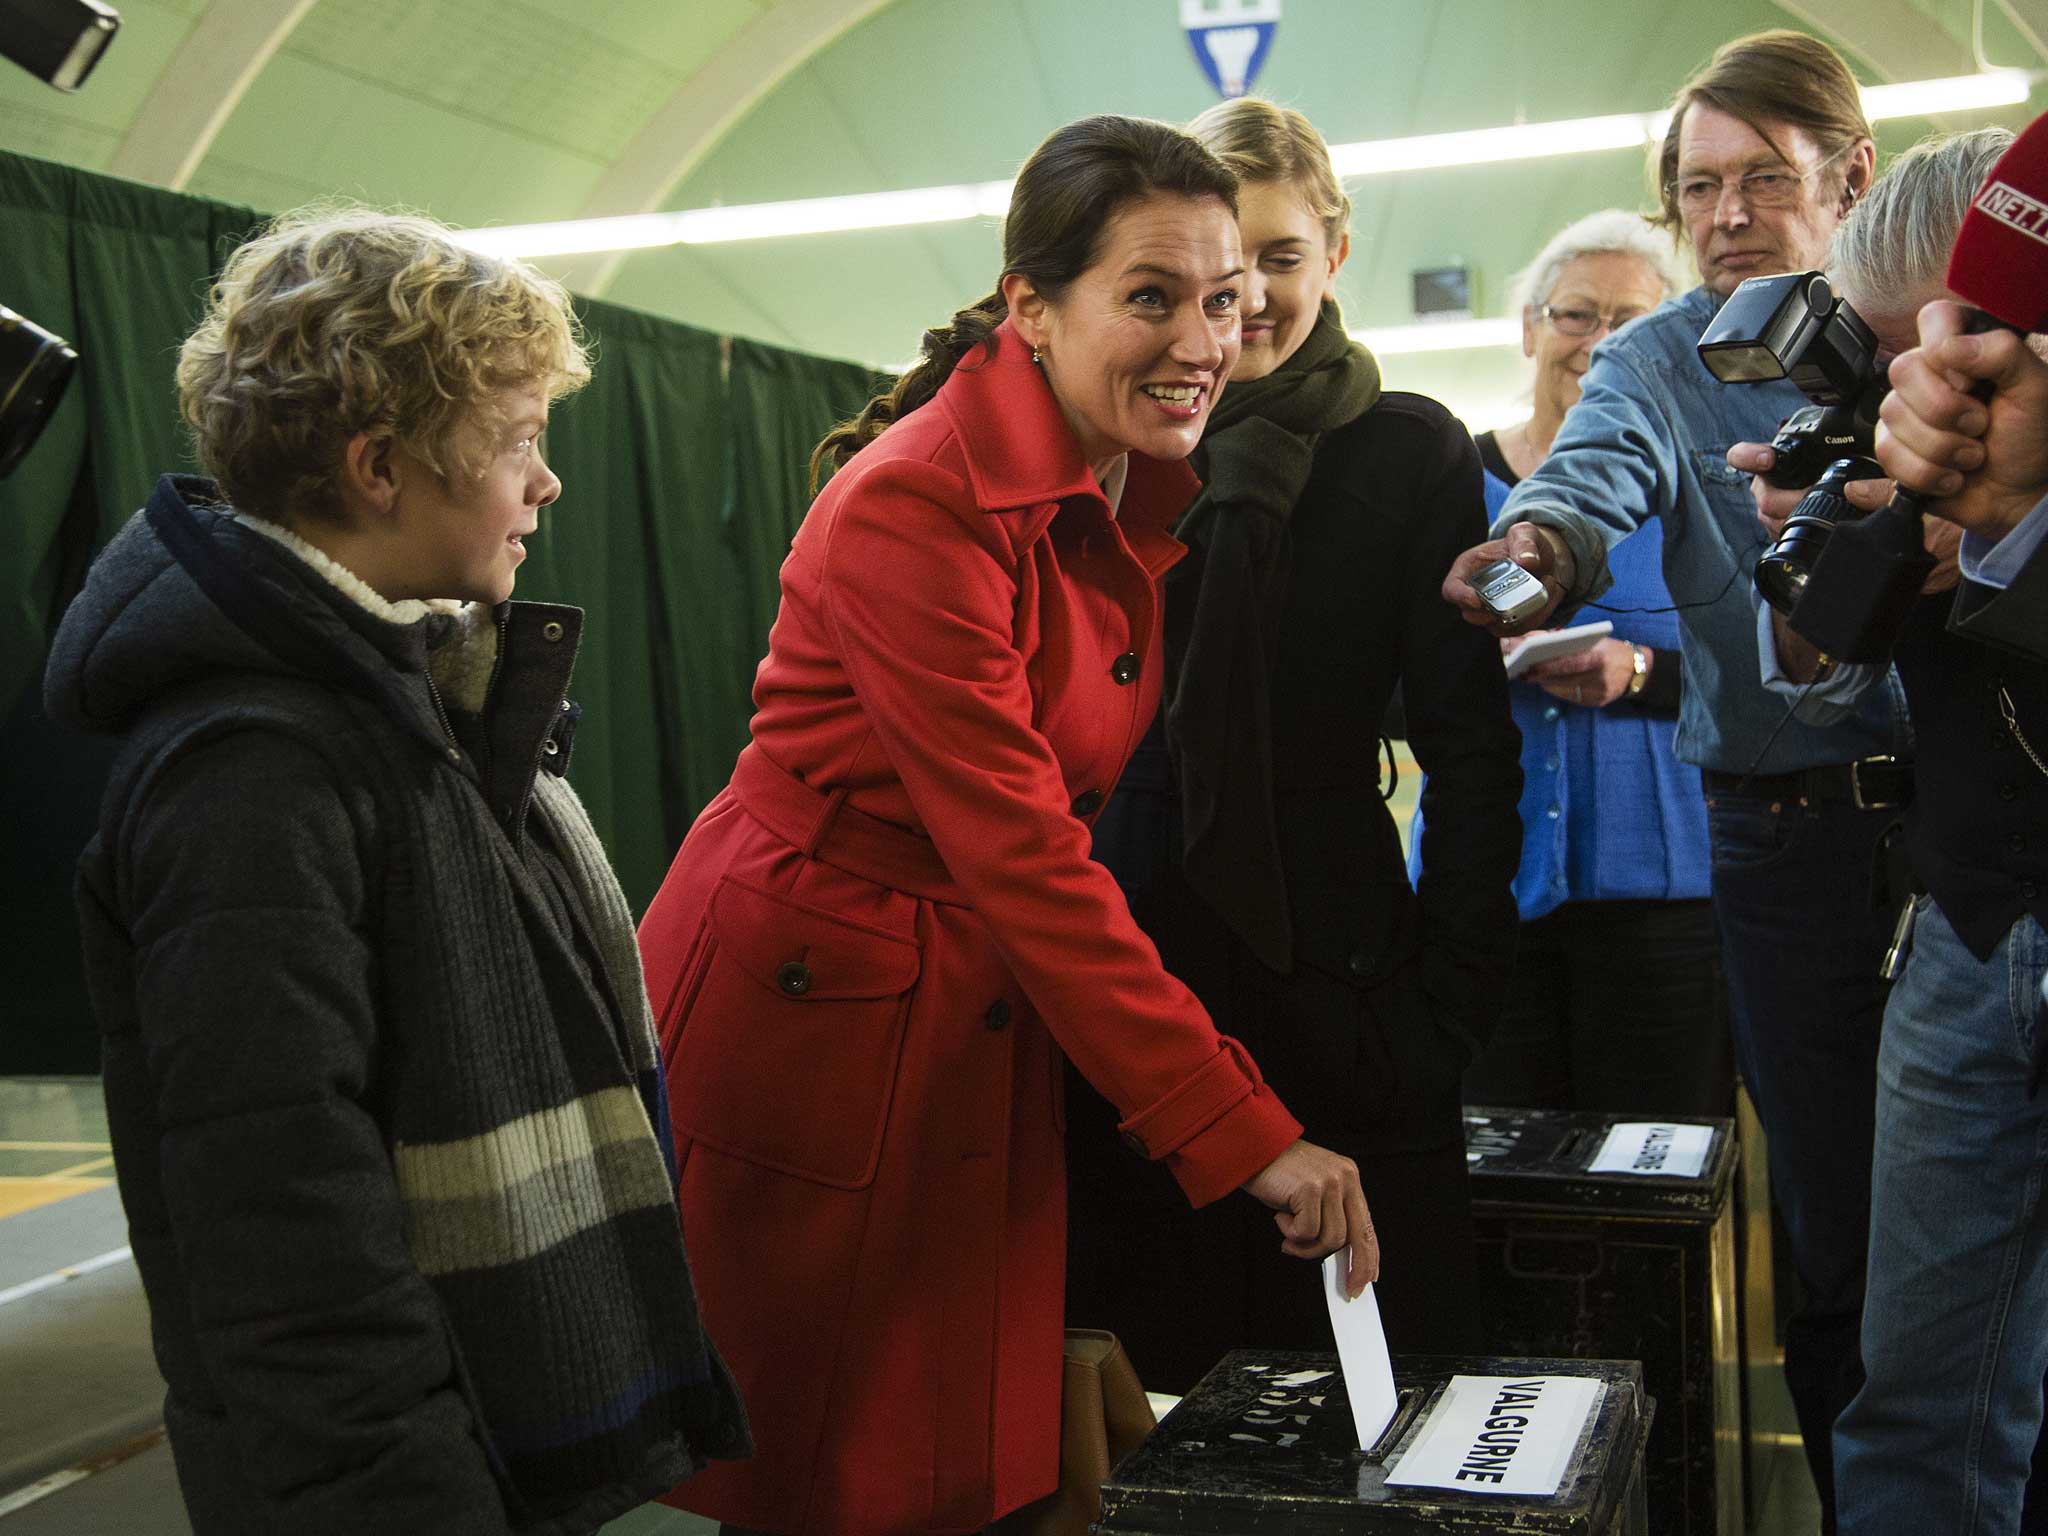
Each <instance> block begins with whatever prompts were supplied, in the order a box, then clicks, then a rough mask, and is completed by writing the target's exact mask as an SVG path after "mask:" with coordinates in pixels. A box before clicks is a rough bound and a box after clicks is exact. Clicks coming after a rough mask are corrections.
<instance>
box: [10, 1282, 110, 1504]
mask: <svg viewBox="0 0 2048 1536" xmlns="http://www.w3.org/2000/svg"><path fill="white" fill-rule="evenodd" d="M134 1257H135V1250H134V1249H133V1248H110V1249H108V1250H107V1251H106V1252H105V1253H100V1254H95V1255H93V1257H91V1258H89V1259H81V1260H80V1261H79V1262H78V1263H76V1264H71V1265H67V1266H65V1267H64V1268H63V1269H53V1270H51V1271H50V1272H49V1273H48V1274H47V1275H38V1276H36V1278H35V1279H33V1280H24V1281H22V1283H21V1284H20V1285H12V1286H9V1287H8V1288H7V1289H6V1290H4V1291H0V1307H4V1306H6V1305H7V1304H8V1303H9V1302H13V1301H20V1300H22V1299H23V1298H24V1297H28V1296H34V1295H36V1294H37V1293H38V1292H41V1291H47V1290H49V1289H51V1288H52V1287H54V1286H59V1285H62V1284H63V1283H64V1282H65V1281H67V1280H77V1279H81V1278H83V1277H84V1276H86V1275H89V1274H91V1273H93V1272H94V1271H95V1270H101V1269H106V1268H107V1267H108V1266H110V1265H114V1264H120V1263H123V1262H124V1261H126V1260H129V1259H132V1258H134ZM5 1513H6V1511H5V1510H4V1509H0V1514H5Z"/></svg>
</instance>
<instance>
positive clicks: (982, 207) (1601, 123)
mask: <svg viewBox="0 0 2048 1536" xmlns="http://www.w3.org/2000/svg"><path fill="white" fill-rule="evenodd" d="M2033 81H2034V76H2033V75H2032V74H2031V73H2029V72H2028V71H2026V70H2021V69H2001V70H1989V71H1986V72H1985V73H1983V74H1976V75H1958V76H1955V77H1952V78H1949V79H1943V80H1908V81H1903V82H1901V83H1899V84H1897V85H1872V86H1866V87H1865V88H1864V91H1863V109H1864V112H1865V113H1866V114H1867V115H1868V116H1869V118H1870V119H1871V121H1872V122H1878V121H1881V120H1883V119H1885V118H1893V117H1928V116H1934V115H1938V114H1941V113H1945V112H1972V111H1981V110H1983V109H1986V108H1989V107H2008V106H2014V105H2017V104H2018V103H2020V102H2023V101H2025V100H2026V99H2027V93H2028V91H2029V90H2030V89H2031V88H2032V85H2033ZM1669 121H1670V114H1669V113H1668V112H1624V113H1619V114H1615V115H1611V116H1607V117H1579V118H1570V119H1567V120H1564V121H1560V122H1553V123H1516V124H1512V125H1510V126H1507V127H1503V128H1478V129H1474V130H1471V131H1470V132H1464V133H1429V134H1421V135H1418V136H1415V137H1411V138H1405V139H1368V140H1363V141H1360V142H1357V143H1351V144H1333V145H1331V146H1330V158H1331V160H1332V161H1333V162H1334V163H1335V165H1336V168H1337V174H1338V175H1339V176H1342V177H1345V178H1347V179H1353V180H1355V179H1357V178H1359V177H1363V176H1386V175H1393V174H1395V173H1398V172H1403V171H1433V170H1442V169H1446V168H1448V167H1451V166H1459V165H1491V164H1495V163H1497V162H1499V161H1504V160H1544V159H1550V158H1552V157H1554V156H1558V155H1579V154H1590V153H1593V152H1595V151H1599V150H1612V149H1630V148H1640V147H1642V146H1644V145H1648V144H1651V143H1653V142H1655V141H1656V140H1657V139H1659V138H1661V137H1662V136H1663V133H1664V129H1665V126H1666V124H1667V123H1668V122H1669ZM1009 206H1010V184H1009V183H1008V182H1006V181H980V182H966V183H962V184H959V185H955V186H946V187H911V188H907V189H905V190H903V191H901V192H861V193H856V194H855V195H853V196H851V197H813V198H803V199H799V200H797V201H793V202H786V203H747V204H741V205H737V206H734V207H730V208H690V209H684V210H682V211H680V212H674V213H641V214H628V215H625V216H622V217H619V218H610V219H567V220H563V221H561V222H559V223H551V224H513V225H507V226H505V227H503V228H498V229H473V230H466V231H463V232H461V233H460V234H459V235H458V236H457V238H458V239H459V240H461V241H462V243H463V244H464V245H467V246H470V247H472V248H473V249H476V250H480V251H487V252H490V253H492V254H494V255H499V256H578V255H584V254H587V253H589V252H592V251H638V250H647V249H649V248H651V247H655V246H663V245H711V244H717V243H721V242H724V241H728V240H772V239H779V238H781V237H783V236H786V235H822V234H833V233H839V232H843V231H847V230H857V229H899V228H904V227H907V226H910V225H916V224H945V223H954V222H957V221H959V220H962V219H976V218H1000V217H1001V216H1002V215H1003V213H1004V212H1005V211H1006V210H1007V209H1008V208H1009Z"/></svg>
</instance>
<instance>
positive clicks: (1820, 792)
mask: <svg viewBox="0 0 2048 1536" xmlns="http://www.w3.org/2000/svg"><path fill="white" fill-rule="evenodd" d="M1700 779H1701V782H1702V783H1704V784H1705V786H1706V790H1707V793H1708V794H1709V795H1728V796H1732V797H1735V798H1738V799H1745V800H1774V801H1784V800H1796V801H1799V802H1801V803H1805V802H1807V801H1817V802H1820V803H1822V804H1841V805H1853V806H1855V807H1856V809H1857V810H1859V811H1892V810H1897V809H1899V808H1900V807H1902V806H1904V805H1906V804H1907V803H1908V802H1909V801H1911V800H1912V798H1913V765H1912V763H1911V762H1909V761H1904V760H1902V759H1899V758H1896V757H1890V756H1882V757H1866V758H1861V759H1859V760H1858V761H1856V762H1853V763H1824V764H1822V765H1821V766H1819V767H1817V768H1799V769H1795V770H1794V771H1793V772H1791V773H1754V774H1742V773H1727V772H1724V771H1723V770H1721V769H1719V768H1703V769H1701V770H1700Z"/></svg>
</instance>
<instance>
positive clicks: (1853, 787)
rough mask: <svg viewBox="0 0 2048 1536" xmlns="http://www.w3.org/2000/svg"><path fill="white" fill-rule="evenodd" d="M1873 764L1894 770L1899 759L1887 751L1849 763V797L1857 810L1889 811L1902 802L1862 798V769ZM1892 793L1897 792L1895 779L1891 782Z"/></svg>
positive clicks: (1895, 793) (1896, 807)
mask: <svg viewBox="0 0 2048 1536" xmlns="http://www.w3.org/2000/svg"><path fill="white" fill-rule="evenodd" d="M1873 766H1878V767H1884V768H1890V769H1894V770H1896V769H1897V768H1898V766H1899V760H1898V759H1897V758H1896V757H1893V756H1891V755H1890V754H1889V753H1885V754H1881V755H1879V756H1877V757H1859V758H1858V759H1857V760H1856V761H1855V762H1853V763H1851V764H1850V765H1849V798H1850V799H1851V800H1852V801H1854V802H1855V805H1856V809H1857V810H1859V811H1891V810H1896V809H1898V807H1899V806H1900V804H1901V803H1902V802H1901V801H1899V800H1897V799H1891V800H1867V799H1865V798H1864V795H1863V770H1864V769H1865V768H1868V767H1873ZM1892 793H1893V795H1894V796H1896V795H1897V794H1898V782H1897V781H1896V780H1894V781H1893V783H1892Z"/></svg>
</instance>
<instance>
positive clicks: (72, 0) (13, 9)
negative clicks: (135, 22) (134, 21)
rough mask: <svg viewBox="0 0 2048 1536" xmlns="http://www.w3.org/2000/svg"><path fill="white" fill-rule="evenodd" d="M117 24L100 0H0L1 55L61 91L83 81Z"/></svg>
mask: <svg viewBox="0 0 2048 1536" xmlns="http://www.w3.org/2000/svg"><path fill="white" fill-rule="evenodd" d="M120 29H121V13H120V12H119V11H117V10H115V9H114V8H113V7H112V6H111V5H102V4H101V3H100V0H0V55H4V56H5V57H6V58H9V59H11V60H13V61H14V62H15V63H16V64H19V65H20V66H21V67H22V68H23V69H25V70H27V71H28V72H29V73H30V74H32V75H34V76H35V77H36V78H37V79H38V80H42V81H44V82H46V83H47V84H50V85H54V86H55V87H56V88H57V89H58V90H60V91H75V90H77V89H78V88H79V87H80V86H81V85H83V84H85V77H86V76H87V75H89V74H91V73H92V70H93V66H94V65H95V64H97V63H99V61H100V55H102V54H103V53H105V52H106V51H107V44H109V43H111V42H112V41H113V40H114V34H115V33H116V32H118V31H119V30H120Z"/></svg>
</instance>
